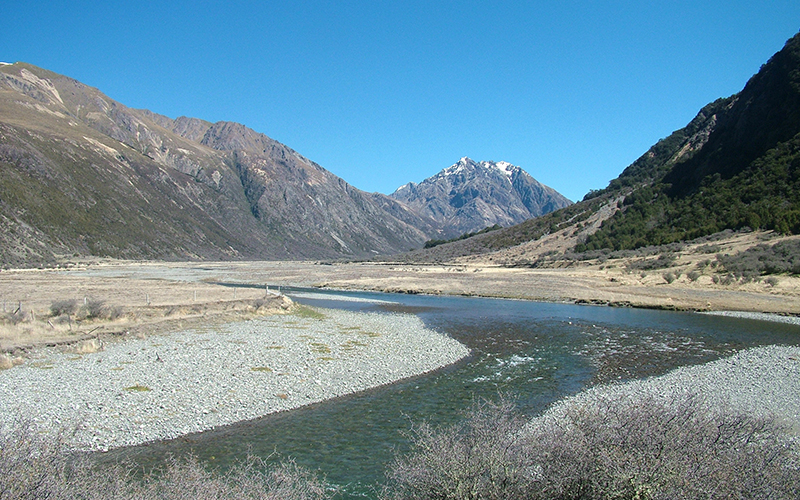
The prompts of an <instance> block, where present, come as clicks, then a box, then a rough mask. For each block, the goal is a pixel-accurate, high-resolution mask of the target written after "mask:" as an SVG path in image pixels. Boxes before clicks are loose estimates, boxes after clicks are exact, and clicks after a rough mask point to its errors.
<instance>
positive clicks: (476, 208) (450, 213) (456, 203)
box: [389, 157, 571, 238]
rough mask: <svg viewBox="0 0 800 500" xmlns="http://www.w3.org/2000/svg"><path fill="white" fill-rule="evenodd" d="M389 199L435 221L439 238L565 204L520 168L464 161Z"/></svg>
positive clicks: (509, 222) (509, 223) (507, 222)
mask: <svg viewBox="0 0 800 500" xmlns="http://www.w3.org/2000/svg"><path fill="white" fill-rule="evenodd" d="M389 196H391V197H392V198H394V199H395V200H398V201H401V202H403V203H404V204H406V205H407V206H408V207H410V208H411V209H412V210H414V211H415V212H416V213H418V214H420V215H422V216H425V217H428V218H430V219H433V220H434V221H436V223H437V224H439V228H440V232H441V235H442V237H444V238H452V237H455V236H459V235H462V234H464V233H471V232H475V231H479V230H481V229H484V228H486V227H487V226H493V225H495V224H497V225H500V226H512V225H514V224H518V223H520V222H522V221H525V220H527V219H530V218H532V217H538V216H540V215H544V214H547V213H550V212H553V211H555V210H558V209H559V208H563V207H565V206H567V205H569V204H570V203H571V202H570V201H569V200H568V199H566V198H565V197H564V196H562V195H561V194H560V193H558V192H556V191H555V190H554V189H552V188H550V187H547V186H544V185H542V184H540V183H539V182H537V181H536V179H534V178H533V177H531V176H530V174H528V173H527V172H525V171H524V170H523V169H521V168H520V167H517V166H514V165H512V164H510V163H507V162H502V161H501V162H492V161H482V162H480V163H478V162H475V161H473V160H471V159H469V158H466V157H464V158H461V159H460V160H459V161H458V162H457V163H456V164H455V165H452V166H450V167H448V168H446V169H444V170H442V171H441V172H439V173H438V174H436V175H434V176H433V177H429V178H427V179H425V180H424V181H422V182H420V183H419V184H415V183H413V182H411V183H408V184H406V185H404V186H401V187H400V188H398V189H397V191H395V192H394V193H392V194H390V195H389Z"/></svg>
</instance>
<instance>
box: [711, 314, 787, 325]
mask: <svg viewBox="0 0 800 500" xmlns="http://www.w3.org/2000/svg"><path fill="white" fill-rule="evenodd" d="M701 314H709V315H711V316H728V317H730V318H745V319H755V320H759V321H772V322H775V323H788V324H790V325H800V316H786V315H783V314H773V313H760V312H748V311H705V312H702V313H701Z"/></svg>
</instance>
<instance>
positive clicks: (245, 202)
mask: <svg viewBox="0 0 800 500" xmlns="http://www.w3.org/2000/svg"><path fill="white" fill-rule="evenodd" d="M0 173H2V175H0V263H2V265H4V266H6V267H9V266H19V265H30V264H35V263H44V262H48V261H52V260H53V259H55V258H57V257H64V256H73V255H78V256H88V255H93V256H108V257H117V258H129V259H139V258H148V259H149V258H159V259H246V258H247V259H286V258H293V259H303V258H308V259H315V258H363V257H368V256H373V255H375V254H387V253H395V252H398V251H407V250H409V249H411V248H416V247H419V246H421V244H422V243H423V242H424V241H425V240H426V239H428V238H429V235H428V234H426V233H425V232H424V230H425V228H426V227H429V224H428V222H427V221H425V220H423V219H421V218H419V217H418V216H416V215H415V214H412V213H410V212H408V211H407V210H405V209H404V208H403V207H401V206H396V202H394V201H393V200H389V199H381V197H380V196H378V195H373V194H368V193H364V192H362V191H360V190H358V189H355V188H354V187H352V186H350V185H349V184H347V183H346V182H345V181H344V180H342V179H340V178H338V177H336V176H335V175H333V174H331V173H330V172H328V171H326V170H325V169H323V168H322V167H320V166H319V165H317V164H316V163H314V162H312V161H310V160H308V159H307V158H304V157H303V156H301V155H300V154H298V153H297V152H295V151H293V150H292V149H290V148H288V147H286V146H285V145H283V144H280V143H278V142H276V141H274V140H272V139H270V138H269V137H267V136H265V135H263V134H259V133H256V132H255V131H253V130H250V129H248V128H247V127H245V126H243V125H240V124H236V123H229V122H219V123H209V122H205V121H202V120H198V119H194V118H185V117H181V118H178V119H175V120H173V119H170V118H167V117H165V116H161V115H158V114H155V113H152V112H150V111H146V110H136V109H131V108H128V107H126V106H124V105H122V104H120V103H118V102H115V101H113V100H112V99H110V98H108V97H107V96H105V95H103V94H102V93H101V92H100V91H99V90H97V89H94V88H91V87H88V86H86V85H84V84H82V83H80V82H78V81H76V80H73V79H71V78H68V77H65V76H62V75H58V74H55V73H52V72H49V71H46V70H43V69H41V68H37V67H35V66H31V65H28V64H24V63H17V64H13V65H9V64H6V65H2V66H0ZM384 198H385V197H384ZM392 212H394V213H396V214H397V215H401V216H402V217H403V218H404V220H401V218H399V217H397V216H395V215H392ZM407 221H412V222H416V223H417V226H414V225H412V224H409V222H407ZM418 227H421V228H422V229H419V228H418Z"/></svg>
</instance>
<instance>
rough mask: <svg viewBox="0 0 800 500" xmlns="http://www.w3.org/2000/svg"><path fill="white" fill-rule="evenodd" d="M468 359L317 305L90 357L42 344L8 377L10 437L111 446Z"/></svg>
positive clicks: (421, 337)
mask: <svg viewBox="0 0 800 500" xmlns="http://www.w3.org/2000/svg"><path fill="white" fill-rule="evenodd" d="M468 354H469V349H468V348H466V347H465V346H463V345H462V344H460V343H459V342H457V341H455V340H453V339H451V338H449V337H447V336H445V335H443V334H440V333H437V332H435V331H433V330H430V329H427V328H425V327H424V325H423V323H422V321H421V320H420V319H419V318H417V317H416V316H413V315H408V314H378V313H364V312H348V311H340V310H327V309H326V310H319V311H316V310H311V309H308V308H304V309H302V310H301V312H300V313H295V314H289V315H274V316H268V317H263V318H257V319H252V320H249V321H244V322H237V323H230V324H226V325H222V326H221V327H217V328H213V329H211V328H209V329H208V330H202V329H195V330H189V331H180V332H173V333H165V334H160V335H156V336H152V337H150V338H146V339H133V338H128V339H125V340H120V341H115V342H113V343H109V344H107V345H105V346H104V349H103V350H101V351H99V352H95V353H90V354H77V353H76V352H74V351H73V352H67V351H65V350H64V349H63V348H42V349H39V350H37V351H36V352H35V354H34V355H33V356H32V358H31V359H30V360H29V362H27V363H25V364H24V365H22V366H16V367H14V368H11V369H8V370H4V371H2V372H0V404H2V407H3V408H4V411H3V412H2V413H0V429H6V430H7V429H9V428H10V427H12V426H16V425H19V424H20V422H25V421H32V422H33V424H34V425H35V426H36V427H37V428H42V429H55V428H60V427H61V428H66V429H71V428H75V427H77V431H76V432H75V434H74V436H73V443H74V445H75V446H76V447H78V448H81V449H87V450H107V449H110V448H114V447H121V446H129V445H135V444H141V443H145V442H150V441H156V440H162V439H171V438H175V437H178V436H180V435H185V434H189V433H195V432H201V431H205V430H209V429H212V428H215V427H218V426H224V425H228V424H232V423H235V422H239V421H244V420H250V419H254V418H257V417H260V416H263V415H266V414H269V413H273V412H277V411H284V410H290V409H294V408H298V407H300V406H304V405H307V404H311V403H314V402H318V401H322V400H325V399H330V398H334V397H337V396H342V395H345V394H350V393H354V392H358V391H362V390H365V389H369V388H372V387H377V386H381V385H385V384H389V383H392V382H395V381H398V380H401V379H404V378H408V377H413V376H416V375H420V374H422V373H426V372H429V371H432V370H436V369H438V368H441V367H443V366H446V365H449V364H452V363H455V362H457V361H459V360H460V359H463V358H464V357H466V356H467V355H468Z"/></svg>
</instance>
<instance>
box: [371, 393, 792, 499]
mask: <svg viewBox="0 0 800 500" xmlns="http://www.w3.org/2000/svg"><path fill="white" fill-rule="evenodd" d="M785 432H786V429H785V428H784V427H783V426H782V425H780V424H779V423H778V422H777V421H775V420H768V419H755V418H751V417H748V416H744V415H738V414H733V413H723V412H713V411H709V407H708V406H707V405H705V404H703V402H702V400H701V398H699V397H698V396H696V395H683V396H674V397H672V398H670V399H669V400H667V401H665V400H660V399H656V398H654V397H650V398H635V397H632V396H617V397H607V398H597V399H596V400H594V401H589V402H587V401H583V402H577V401H573V402H571V403H566V404H564V405H563V406H562V407H560V408H558V411H555V412H553V413H551V414H549V415H545V416H544V417H540V418H538V419H536V420H534V421H533V422H532V423H531V422H528V423H526V422H525V421H524V420H522V419H520V418H519V417H518V416H515V414H514V411H513V407H512V406H511V405H509V404H507V403H501V404H496V405H495V404H491V403H481V404H479V405H476V407H475V408H473V409H472V410H471V412H470V414H469V415H468V417H467V419H466V420H465V421H464V422H463V423H461V424H458V425H455V426H453V427H448V428H442V429H432V428H431V427H429V426H427V425H424V424H423V425H419V426H417V427H416V428H415V429H414V432H413V435H412V436H411V437H412V442H413V447H412V450H411V451H410V452H409V453H408V454H407V455H404V456H400V457H398V458H397V459H396V461H395V462H394V464H393V465H392V466H391V469H390V471H389V479H390V483H389V486H388V487H387V493H386V495H385V496H386V498H395V499H412V498H413V499H424V498H429V499H434V498H436V499H477V498H481V499H516V498H519V499H522V498H524V499H564V500H566V499H585V500H591V499H609V498H614V499H630V500H633V499H696V498H710V499H723V498H753V499H767V498H769V499H789V498H798V495H800V469H798V455H797V450H796V449H793V448H792V446H791V445H790V444H789V442H788V440H787V439H786V433H785Z"/></svg>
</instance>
